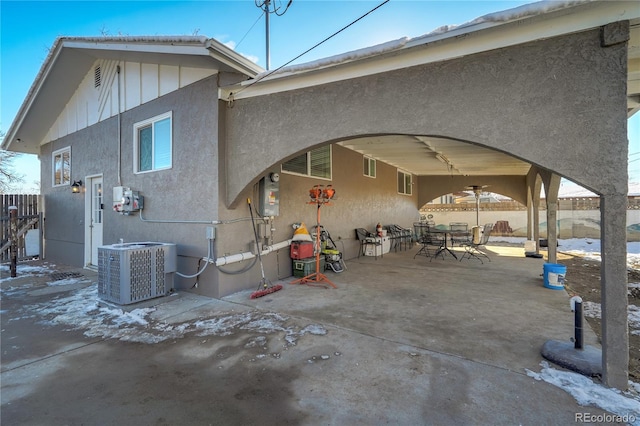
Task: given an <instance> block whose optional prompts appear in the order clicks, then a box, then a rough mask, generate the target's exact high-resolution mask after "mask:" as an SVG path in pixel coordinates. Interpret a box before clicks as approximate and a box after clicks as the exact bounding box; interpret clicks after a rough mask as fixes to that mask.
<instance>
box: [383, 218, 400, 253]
mask: <svg viewBox="0 0 640 426" xmlns="http://www.w3.org/2000/svg"><path fill="white" fill-rule="evenodd" d="M382 229H384V230H385V231H387V237H388V238H389V241H390V244H391V248H392V249H393V250H394V251H396V252H397V251H398V247H399V246H400V245H401V241H400V234H399V233H398V230H397V229H396V227H395V225H384V226H383V227H382ZM400 250H402V247H400Z"/></svg>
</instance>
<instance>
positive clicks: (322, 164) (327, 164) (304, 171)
mask: <svg viewBox="0 0 640 426" xmlns="http://www.w3.org/2000/svg"><path fill="white" fill-rule="evenodd" d="M282 171H283V172H287V173H293V174H297V175H302V176H309V177H317V178H321V179H331V145H325V146H323V147H320V148H317V149H314V150H311V151H308V152H306V153H304V154H302V155H300V156H298V157H295V158H292V159H291V160H289V161H287V162H285V163H283V164H282Z"/></svg>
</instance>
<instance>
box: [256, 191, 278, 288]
mask: <svg viewBox="0 0 640 426" xmlns="http://www.w3.org/2000/svg"><path fill="white" fill-rule="evenodd" d="M247 204H249V214H250V215H251V225H253V236H254V237H255V240H256V252H257V253H258V261H259V262H260V273H261V274H262V280H261V281H260V284H258V289H257V290H256V291H254V292H253V293H251V299H257V298H258V297H262V296H266V295H267V294H271V293H275V292H276V291H279V290H282V286H281V285H280V284H278V285H273V284H272V283H271V281H269V280H268V279H266V278H265V276H264V266H263V265H262V257H261V255H260V251H261V250H260V243H259V242H258V230H257V229H256V221H255V219H254V218H253V209H252V208H251V198H247Z"/></svg>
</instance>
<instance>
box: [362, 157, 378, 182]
mask: <svg viewBox="0 0 640 426" xmlns="http://www.w3.org/2000/svg"><path fill="white" fill-rule="evenodd" d="M363 173H364V175H365V176H368V177H372V178H374V177H376V160H375V159H373V158H371V157H366V156H365V157H364V162H363Z"/></svg>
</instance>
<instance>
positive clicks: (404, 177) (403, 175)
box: [398, 169, 413, 195]
mask: <svg viewBox="0 0 640 426" xmlns="http://www.w3.org/2000/svg"><path fill="white" fill-rule="evenodd" d="M412 186H413V177H412V176H411V173H407V172H403V171H402V170H400V169H398V193H400V194H405V195H411V194H412V192H411V187H412Z"/></svg>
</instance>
